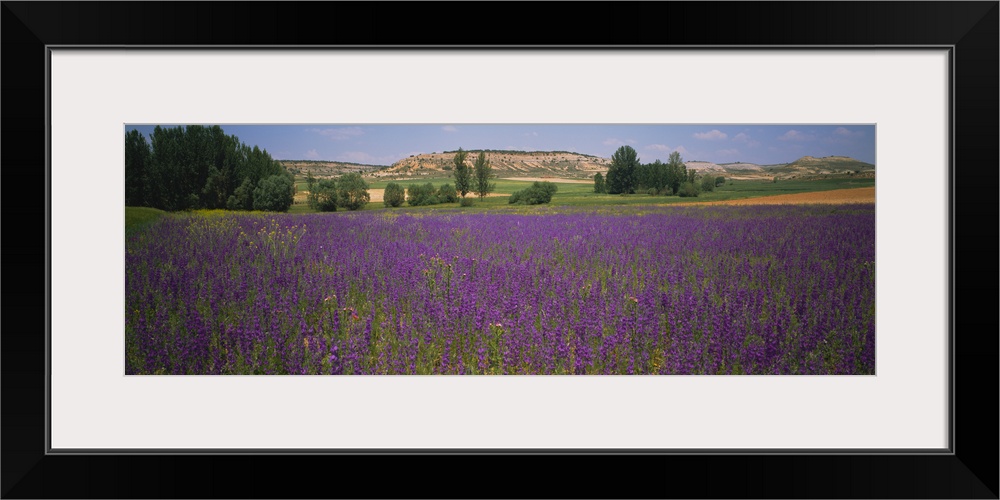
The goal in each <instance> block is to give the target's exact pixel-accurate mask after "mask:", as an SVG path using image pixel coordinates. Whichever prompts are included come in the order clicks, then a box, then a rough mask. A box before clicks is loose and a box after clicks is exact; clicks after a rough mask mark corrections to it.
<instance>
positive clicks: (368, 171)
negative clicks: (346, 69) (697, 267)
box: [280, 149, 875, 179]
mask: <svg viewBox="0 0 1000 500" xmlns="http://www.w3.org/2000/svg"><path fill="white" fill-rule="evenodd" d="M480 151H481V150H478V149H470V150H468V151H467V152H468V156H467V157H466V159H465V163H466V165H469V166H472V165H473V163H474V162H475V159H476V156H478V155H479V152H480ZM482 151H485V152H486V157H487V159H488V160H489V161H490V165H491V166H492V167H493V172H494V173H495V174H497V176H498V177H562V178H578V179H590V178H593V176H594V174H596V173H598V172H600V173H602V174H606V173H607V171H608V168H609V167H610V166H611V159H610V158H602V157H599V156H594V155H589V154H585V153H575V152H572V151H512V150H490V149H487V150H482ZM455 153H456V151H442V152H440V153H438V152H434V153H425V154H416V155H411V156H409V157H407V158H403V159H402V160H399V161H397V162H395V163H393V164H392V165H368V164H363V163H351V162H339V161H318V160H280V162H281V163H282V165H284V166H285V167H286V168H289V169H290V170H292V171H293V172H294V173H298V174H302V175H305V174H306V172H312V174H313V175H314V176H315V177H318V178H322V177H337V176H340V175H343V174H345V173H349V172H357V173H361V174H362V175H364V176H366V177H373V178H387V179H401V178H419V177H427V178H440V177H449V176H451V175H452V172H453V169H454V161H453V159H454V157H455ZM684 164H685V166H687V168H688V169H691V170H695V171H696V172H699V173H701V174H702V175H707V174H711V175H719V176H726V177H732V178H734V179H772V178H775V177H776V178H779V179H796V178H799V179H809V178H822V177H827V176H861V177H874V176H875V165H872V164H871V163H866V162H863V161H860V160H856V159H854V158H850V157H847V156H825V157H813V156H803V157H801V158H799V159H797V160H795V161H793V162H791V163H778V164H770V165H763V164H757V163H744V162H733V163H713V162H708V161H700V160H692V161H687V162H684Z"/></svg>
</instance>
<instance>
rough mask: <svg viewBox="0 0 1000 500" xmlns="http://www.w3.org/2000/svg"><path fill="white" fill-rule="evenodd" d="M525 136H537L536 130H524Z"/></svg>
mask: <svg viewBox="0 0 1000 500" xmlns="http://www.w3.org/2000/svg"><path fill="white" fill-rule="evenodd" d="M524 136H525V137H538V132H525V133H524Z"/></svg>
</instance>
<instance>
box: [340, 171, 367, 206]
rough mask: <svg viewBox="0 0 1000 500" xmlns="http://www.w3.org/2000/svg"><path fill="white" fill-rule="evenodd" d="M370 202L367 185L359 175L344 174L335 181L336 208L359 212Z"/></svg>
mask: <svg viewBox="0 0 1000 500" xmlns="http://www.w3.org/2000/svg"><path fill="white" fill-rule="evenodd" d="M369 200H371V195H370V194H368V183H367V182H365V180H364V179H362V178H361V174H357V173H350V174H344V175H343V176H341V177H340V180H338V181H337V206H339V207H343V208H346V209H348V210H360V209H362V208H364V206H365V205H367V204H368V201H369Z"/></svg>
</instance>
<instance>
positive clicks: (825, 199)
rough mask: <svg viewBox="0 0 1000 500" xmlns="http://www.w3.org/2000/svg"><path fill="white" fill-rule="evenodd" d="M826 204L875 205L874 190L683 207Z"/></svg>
mask: <svg viewBox="0 0 1000 500" xmlns="http://www.w3.org/2000/svg"><path fill="white" fill-rule="evenodd" d="M817 203H826V204H831V205H839V204H842V203H875V188H874V187H863V188H853V189H832V190H830V191H816V192H813V193H796V194H779V195H775V196H760V197H757V198H745V199H741V200H725V201H703V202H696V203H685V204H684V205H795V204H817Z"/></svg>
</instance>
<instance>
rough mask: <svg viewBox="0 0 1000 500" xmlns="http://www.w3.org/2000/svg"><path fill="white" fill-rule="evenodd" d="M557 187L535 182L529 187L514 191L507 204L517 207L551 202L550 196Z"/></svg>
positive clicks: (548, 183) (549, 183)
mask: <svg viewBox="0 0 1000 500" xmlns="http://www.w3.org/2000/svg"><path fill="white" fill-rule="evenodd" d="M556 190H557V187H556V185H555V184H553V183H551V182H538V181H535V182H534V183H533V184H532V185H531V187H529V188H527V189H522V190H520V191H516V192H514V193H513V194H511V195H510V199H508V200H507V203H511V204H517V205H541V204H543V203H548V202H550V201H552V195H553V194H555V193H556Z"/></svg>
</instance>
